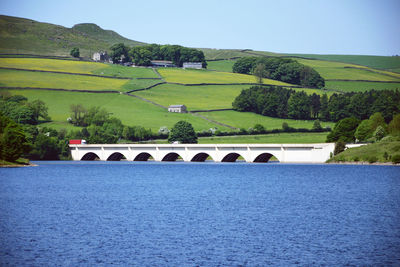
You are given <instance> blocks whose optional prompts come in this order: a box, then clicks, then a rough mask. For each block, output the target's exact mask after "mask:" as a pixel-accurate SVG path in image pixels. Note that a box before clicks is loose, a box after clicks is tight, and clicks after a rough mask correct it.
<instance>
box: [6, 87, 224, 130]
mask: <svg viewBox="0 0 400 267" xmlns="http://www.w3.org/2000/svg"><path fill="white" fill-rule="evenodd" d="M8 91H9V92H10V93H11V94H19V95H24V96H26V97H27V98H28V99H29V100H30V101H32V100H35V99H41V100H42V101H44V102H45V103H46V105H47V106H48V107H49V115H50V117H51V119H52V120H53V122H51V123H47V124H45V125H44V126H50V127H55V128H58V129H59V128H69V129H71V126H70V124H68V123H67V121H66V120H67V118H68V117H69V116H70V105H71V104H82V105H84V106H85V107H91V106H101V107H104V108H105V109H107V111H109V112H110V113H111V114H112V116H114V117H117V118H119V119H120V120H121V121H122V122H123V123H124V124H126V125H131V126H133V125H140V126H143V127H145V128H150V129H152V130H153V131H154V132H157V131H158V130H159V128H160V127H161V126H167V127H168V128H169V129H171V128H172V126H173V125H174V124H175V123H176V122H178V121H180V120H186V121H188V122H190V123H191V124H192V125H193V127H194V128H195V130H196V131H201V130H207V129H209V128H212V127H215V126H216V125H215V124H213V123H210V122H208V121H206V120H203V119H201V118H198V117H196V116H193V115H191V114H178V113H170V112H168V111H166V110H165V109H162V108H159V107H157V106H154V105H152V104H150V103H147V102H144V101H142V100H140V99H138V98H135V97H130V96H126V95H120V94H93V93H83V92H82V93H81V92H56V91H43V90H8ZM219 128H222V129H223V130H225V131H228V130H229V129H228V128H224V127H219Z"/></svg>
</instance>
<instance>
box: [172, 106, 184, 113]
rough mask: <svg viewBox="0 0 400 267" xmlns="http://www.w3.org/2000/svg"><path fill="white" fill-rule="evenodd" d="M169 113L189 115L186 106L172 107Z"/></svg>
mask: <svg viewBox="0 0 400 267" xmlns="http://www.w3.org/2000/svg"><path fill="white" fill-rule="evenodd" d="M168 112H177V113H187V109H186V106H185V105H171V106H169V107H168Z"/></svg>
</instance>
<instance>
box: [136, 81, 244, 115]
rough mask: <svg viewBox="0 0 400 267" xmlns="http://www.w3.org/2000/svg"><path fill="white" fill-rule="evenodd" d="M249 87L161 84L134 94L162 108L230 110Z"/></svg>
mask: <svg viewBox="0 0 400 267" xmlns="http://www.w3.org/2000/svg"><path fill="white" fill-rule="evenodd" d="M249 87H250V86H249V85H207V86H183V85H175V84H163V85H159V86H156V87H153V88H151V89H150V90H146V91H140V92H135V93H134V94H135V95H138V96H141V97H144V98H147V99H149V100H152V101H154V102H156V103H159V104H161V105H163V106H169V105H174V104H184V105H186V106H187V107H188V109H189V110H198V109H201V110H203V109H223V108H232V102H233V100H234V99H235V98H236V96H238V95H239V94H240V92H241V91H242V90H243V89H246V88H249Z"/></svg>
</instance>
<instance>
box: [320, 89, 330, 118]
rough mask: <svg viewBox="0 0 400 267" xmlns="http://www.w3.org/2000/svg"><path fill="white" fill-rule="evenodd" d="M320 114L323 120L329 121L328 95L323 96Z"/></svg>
mask: <svg viewBox="0 0 400 267" xmlns="http://www.w3.org/2000/svg"><path fill="white" fill-rule="evenodd" d="M320 114H321V115H320V118H321V120H323V121H329V108H328V96H327V95H326V94H323V95H322V97H321V109H320Z"/></svg>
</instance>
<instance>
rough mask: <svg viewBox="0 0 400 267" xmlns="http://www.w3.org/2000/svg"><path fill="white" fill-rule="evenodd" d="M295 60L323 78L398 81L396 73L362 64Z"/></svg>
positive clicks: (398, 76)
mask: <svg viewBox="0 0 400 267" xmlns="http://www.w3.org/2000/svg"><path fill="white" fill-rule="evenodd" d="M296 60H297V61H298V62H299V63H301V64H304V65H306V66H310V67H312V68H314V69H315V70H316V71H318V72H319V74H320V75H321V76H322V77H323V78H324V79H328V80H330V79H343V80H366V81H399V82H400V75H399V74H398V73H391V72H387V71H380V70H372V69H370V68H367V67H364V66H358V65H353V64H347V63H340V62H331V61H322V60H308V59H297V58H296Z"/></svg>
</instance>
